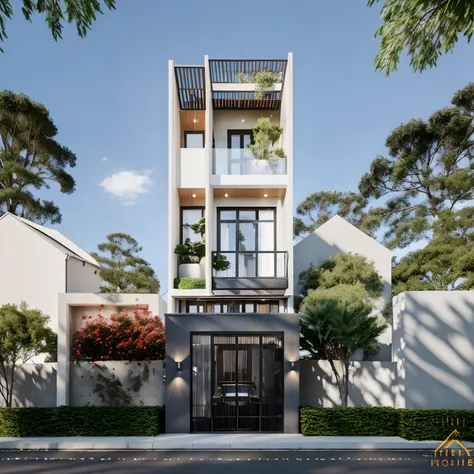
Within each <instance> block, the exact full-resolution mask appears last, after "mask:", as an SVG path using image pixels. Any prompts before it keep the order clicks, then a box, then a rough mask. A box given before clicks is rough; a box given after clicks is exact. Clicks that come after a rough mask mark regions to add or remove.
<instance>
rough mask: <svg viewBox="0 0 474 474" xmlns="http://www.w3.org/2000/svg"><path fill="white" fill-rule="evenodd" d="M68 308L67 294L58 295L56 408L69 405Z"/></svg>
mask: <svg viewBox="0 0 474 474" xmlns="http://www.w3.org/2000/svg"><path fill="white" fill-rule="evenodd" d="M70 320H71V315H70V307H69V304H68V302H67V294H65V293H60V294H59V301H58V363H57V374H56V406H58V407H60V406H67V405H69V361H70V354H71V347H70V339H71V338H70V335H69V331H70V329H69V327H70Z"/></svg>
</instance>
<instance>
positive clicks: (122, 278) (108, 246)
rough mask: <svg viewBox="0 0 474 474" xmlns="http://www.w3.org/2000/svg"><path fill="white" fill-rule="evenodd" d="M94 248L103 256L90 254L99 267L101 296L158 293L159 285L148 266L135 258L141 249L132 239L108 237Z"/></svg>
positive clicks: (116, 236)
mask: <svg viewBox="0 0 474 474" xmlns="http://www.w3.org/2000/svg"><path fill="white" fill-rule="evenodd" d="M97 247H98V249H99V251H100V252H103V253H105V254H106V255H98V254H97V253H92V254H91V255H92V256H93V257H94V258H95V259H96V260H97V261H98V262H99V263H100V265H101V269H100V270H99V273H100V277H101V278H102V281H103V283H104V284H103V285H102V286H101V287H100V291H101V293H158V291H159V290H160V282H159V281H158V278H156V275H155V271H154V270H153V269H152V268H151V267H150V264H149V263H148V262H147V261H146V260H145V259H143V258H141V257H139V256H138V254H139V253H140V252H141V251H142V247H140V246H139V245H138V242H137V241H136V240H135V239H134V238H133V237H131V236H130V235H128V234H124V233H114V234H109V235H107V241H106V242H103V243H101V244H99V245H98V246H97Z"/></svg>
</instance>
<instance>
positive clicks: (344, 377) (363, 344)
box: [300, 299, 386, 407]
mask: <svg viewBox="0 0 474 474" xmlns="http://www.w3.org/2000/svg"><path fill="white" fill-rule="evenodd" d="M300 327H301V349H303V350H306V351H308V352H309V353H310V355H311V358H313V359H319V360H321V359H323V360H328V361H329V364H330V366H331V369H332V371H333V373H334V376H335V378H336V383H337V387H338V389H339V394H340V396H341V401H342V406H343V407H347V403H348V398H349V366H350V362H351V360H352V358H353V356H354V354H355V352H356V351H357V350H358V349H361V350H363V352H364V358H367V357H370V356H372V355H375V354H377V352H378V350H379V343H378V341H377V339H378V337H379V336H380V335H381V334H382V333H383V332H384V331H385V329H386V326H385V324H381V323H379V321H378V318H377V316H371V315H370V308H367V307H364V306H360V305H355V306H354V305H350V304H348V303H342V302H340V301H337V300H333V299H327V300H316V301H311V302H310V303H309V304H306V305H304V307H303V313H302V315H301V326H300ZM337 365H339V367H340V368H339V369H338V367H337Z"/></svg>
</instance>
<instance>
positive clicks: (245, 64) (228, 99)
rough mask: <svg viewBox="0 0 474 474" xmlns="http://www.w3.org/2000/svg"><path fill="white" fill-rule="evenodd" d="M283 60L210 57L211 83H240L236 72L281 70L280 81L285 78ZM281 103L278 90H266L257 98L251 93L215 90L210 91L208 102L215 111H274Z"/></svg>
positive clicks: (284, 62)
mask: <svg viewBox="0 0 474 474" xmlns="http://www.w3.org/2000/svg"><path fill="white" fill-rule="evenodd" d="M286 63H287V61H286V60H283V59H278V60H267V59H235V60H229V59H212V60H209V68H210V75H211V82H212V83H215V82H218V83H227V84H230V83H232V84H240V83H241V81H240V75H239V73H244V74H249V75H250V74H251V73H252V72H257V71H262V70H270V71H274V72H279V73H281V82H282V83H283V82H284V80H285V71H286ZM280 104H281V91H278V92H267V93H266V94H265V97H264V98H262V99H258V98H257V97H256V95H255V92H243V91H235V92H220V91H219V92H216V91H214V90H213V91H212V105H213V107H214V109H215V110H235V109H246V110H278V109H279V108H280Z"/></svg>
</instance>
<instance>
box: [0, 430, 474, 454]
mask: <svg viewBox="0 0 474 474" xmlns="http://www.w3.org/2000/svg"><path fill="white" fill-rule="evenodd" d="M440 442H441V440H439V441H407V440H404V439H403V438H399V437H397V436H393V437H389V436H387V437H382V436H347V437H342V436H341V437H340V436H302V435H300V434H283V433H270V434H265V433H230V434H229V433H222V434H220V433H211V434H163V435H160V436H155V437H152V436H149V437H147V436H143V437H79V436H78V437H68V438H0V450H5V449H6V450H12V449H30V450H42V449H52V450H151V449H152V450H159V451H174V450H232V451H233V450H244V451H253V450H426V451H430V450H431V451H432V450H434V449H435V448H436V447H437V446H438V445H439V443H440ZM465 445H466V447H467V448H468V449H474V443H465Z"/></svg>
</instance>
